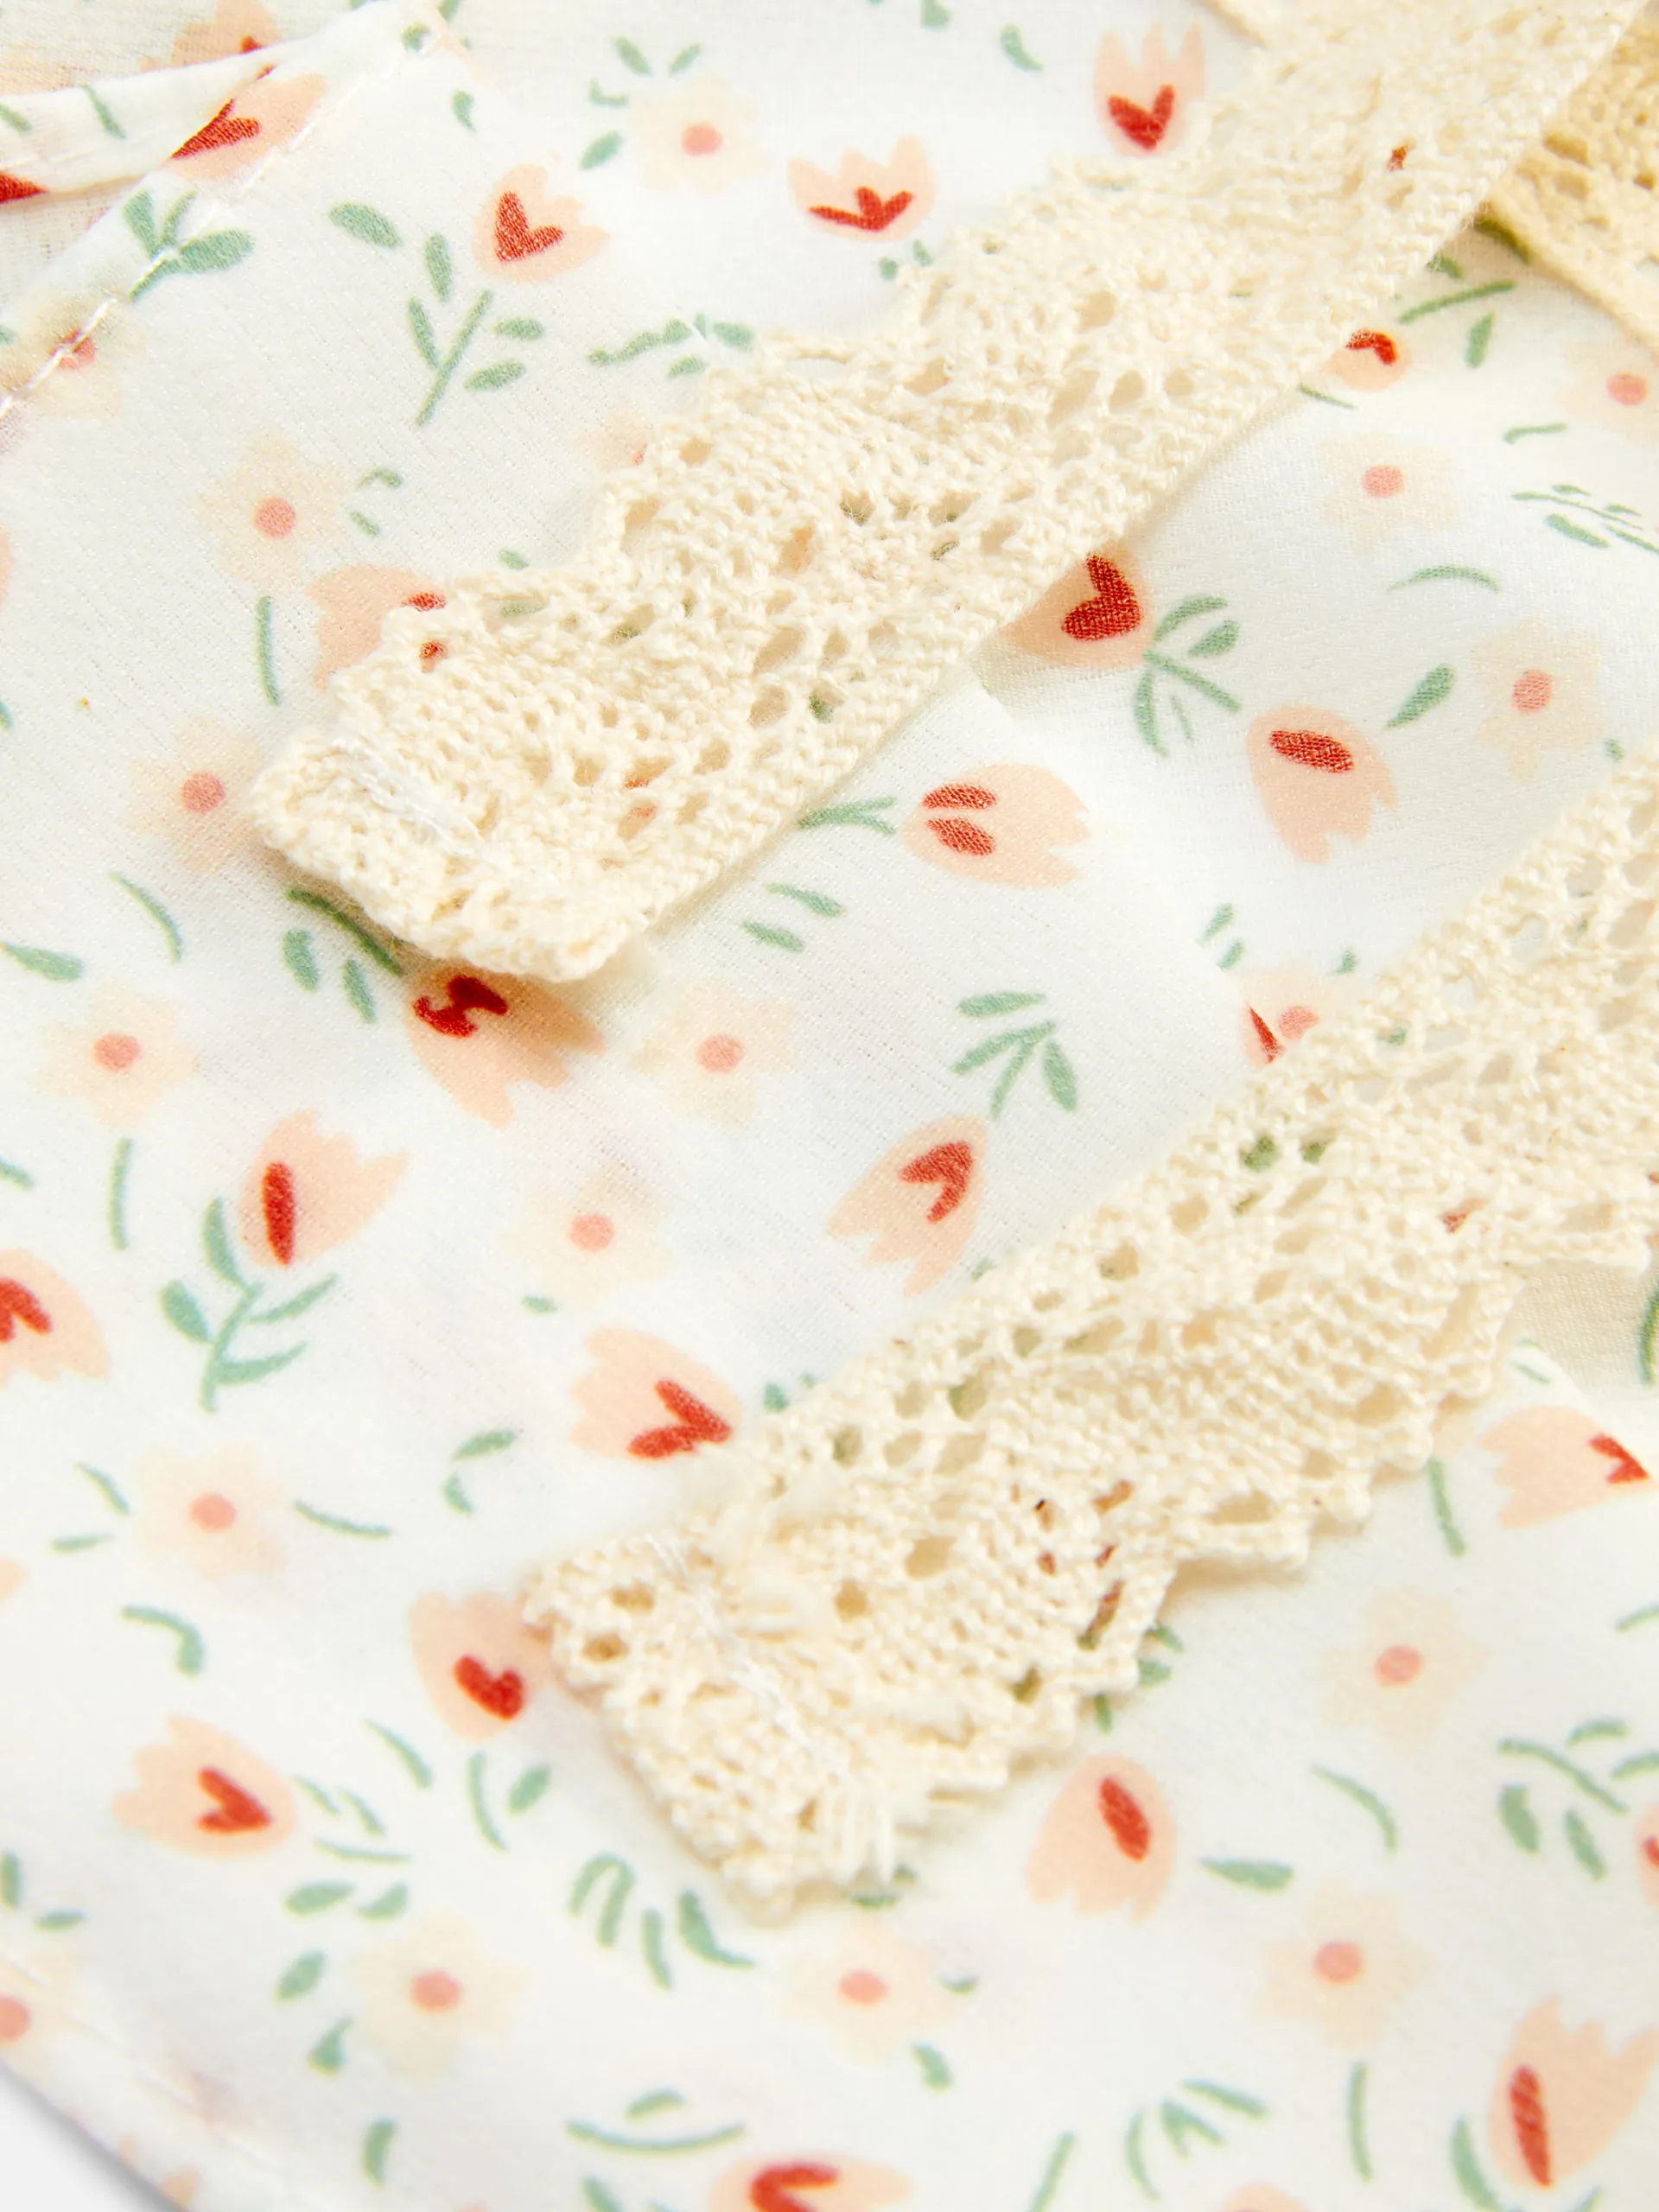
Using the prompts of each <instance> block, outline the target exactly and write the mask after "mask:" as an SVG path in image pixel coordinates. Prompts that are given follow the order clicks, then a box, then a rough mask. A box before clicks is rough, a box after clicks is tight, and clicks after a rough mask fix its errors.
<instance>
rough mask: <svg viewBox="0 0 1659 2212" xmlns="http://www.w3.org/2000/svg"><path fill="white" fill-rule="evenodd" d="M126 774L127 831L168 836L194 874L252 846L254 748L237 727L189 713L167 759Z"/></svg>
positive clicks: (141, 763)
mask: <svg viewBox="0 0 1659 2212" xmlns="http://www.w3.org/2000/svg"><path fill="white" fill-rule="evenodd" d="M127 772H128V774H129V775H130V778H131V779H132V801H131V804H130V805H129V807H128V808H127V811H126V817H125V819H126V823H127V827H128V828H129V829H137V830H140V831H142V833H143V835H144V836H147V837H165V838H166V839H167V840H168V843H169V844H170V845H171V847H172V849H173V853H174V855H175V858H176V859H178V860H179V861H181V863H182V864H183V865H184V866H185V867H186V868H188V869H189V870H190V871H191V873H192V874H196V875H207V874H213V872H214V871H215V870H216V869H219V868H223V867H224V866H225V865H226V862H227V861H232V860H234V859H235V858H236V857H237V855H238V854H241V853H245V852H251V851H252V850H254V849H255V848H256V847H257V844H258V839H257V836H256V835H255V833H254V829H253V826H252V824H251V823H250V822H249V821H248V820H247V818H246V817H245V815H244V813H243V811H242V802H243V800H244V798H245V797H246V795H247V792H248V790H249V788H250V786H251V784H252V782H253V779H254V778H255V777H256V776H257V774H258V772H259V748H258V747H257V745H256V744H255V743H254V741H253V739H252V738H251V736H250V735H249V734H248V732H247V731H246V730H245V729H239V728H237V727H236V725H235V724H234V723H232V722H222V721H219V720H217V718H216V717H215V716H213V715H192V717H191V719H190V720H189V721H188V722H185V723H183V724H182V725H181V727H180V729H179V731H178V734H176V736H175V738H174V740H173V750H172V752H171V753H170V754H168V755H167V756H165V757H163V758H162V759H159V760H157V759H156V758H154V757H151V758H149V759H146V760H135V761H133V762H132V763H131V765H130V767H129V769H128V771H127Z"/></svg>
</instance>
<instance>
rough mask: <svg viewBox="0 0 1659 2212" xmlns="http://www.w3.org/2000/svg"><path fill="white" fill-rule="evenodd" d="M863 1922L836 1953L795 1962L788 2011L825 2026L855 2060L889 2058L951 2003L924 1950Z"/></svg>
mask: <svg viewBox="0 0 1659 2212" xmlns="http://www.w3.org/2000/svg"><path fill="white" fill-rule="evenodd" d="M860 1918H861V1921H862V1923H863V1924H862V1925H855V1926H849V1927H848V1928H847V1929H846V1931H845V1934H844V1936H843V1937H842V1942H840V1943H839V1944H838V1945H837V1946H836V1948H835V1949H834V1950H833V1951H831V1952H829V1953H827V1954H824V1955H819V1956H817V1957H811V1958H804V1959H798V1960H797V1961H795V1963H794V1967H793V1968H792V1970H791V1976H790V1984H791V1996H790V2010H791V2012H795V2013H797V2014H798V2015H800V2016H801V2017H802V2018H806V2019H811V2020H817V2021H818V2022H819V2023H820V2024H822V2025H823V2026H825V2027H827V2028H829V2031H831V2033H832V2034H833V2035H834V2036H835V2037H836V2041H837V2042H838V2043H839V2044H840V2045H841V2047H842V2050H846V2051H849V2052H850V2053H851V2054H852V2056H854V2057H855V2058H869V2059H885V2058H891V2057H892V2056H893V2053H894V2052H895V2051H899V2050H904V2049H905V2048H906V2045H908V2044H912V2043H915V2042H917V2041H918V2040H921V2039H924V2038H925V2037H926V2036H927V2035H928V2034H929V2033H930V2031H931V2030H932V2029H933V2028H935V2027H937V2026H938V2023H939V2022H940V2021H941V2020H943V2019H944V2018H945V2017H946V2015H947V2014H948V2013H949V2012H950V2009H951V2006H952V2004H953V2002H954V2001H955V2000H954V1999H952V1997H951V1995H950V1992H949V1991H948V1990H947V1989H946V1988H945V1987H944V1985H943V1984H942V1983H941V1982H940V1980H939V1977H938V1972H937V1970H936V1969H935V1967H934V1965H933V1962H932V1961H931V1959H930V1958H929V1957H928V1955H927V1954H926V1952H925V1951H922V1950H918V1948H917V1947H916V1945H915V1944H914V1943H907V1942H905V1941H904V1940H903V1939H902V1937H900V1936H895V1935H894V1934H893V1931H892V1929H889V1928H887V1927H884V1926H883V1925H882V1923H880V1921H878V1920H874V1919H872V1918H871V1917H870V1916H868V1915H861V1916H860Z"/></svg>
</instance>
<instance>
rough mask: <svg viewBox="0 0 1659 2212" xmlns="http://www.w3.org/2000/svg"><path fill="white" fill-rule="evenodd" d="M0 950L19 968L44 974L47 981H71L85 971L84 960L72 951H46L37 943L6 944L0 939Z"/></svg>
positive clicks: (40, 974) (76, 980)
mask: <svg viewBox="0 0 1659 2212" xmlns="http://www.w3.org/2000/svg"><path fill="white" fill-rule="evenodd" d="M0 952H4V953H9V954H10V957H11V958H12V959H14V960H15V961H16V963H17V965H18V966H19V967H20V968H27V969H29V972H30V974H31V975H35V976H45V978H46V980H47V982H48V983H73V982H78V981H79V978H80V977H81V976H84V975H85V974H86V962H85V961H84V960H79V959H77V958H76V957H75V955H74V954H73V952H48V950H46V948H45V947H44V946H43V945H39V944H5V943H4V942H3V941H0Z"/></svg>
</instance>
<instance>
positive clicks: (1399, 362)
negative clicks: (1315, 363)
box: [1324, 323, 1411, 391]
mask: <svg viewBox="0 0 1659 2212" xmlns="http://www.w3.org/2000/svg"><path fill="white" fill-rule="evenodd" d="M1410 365H1411V354H1410V352H1409V350H1408V347H1407V345H1406V341H1405V340H1404V339H1403V338H1402V337H1401V335H1400V334H1399V332H1398V331H1395V330H1385V329H1384V328H1383V326H1382V325H1381V324H1380V323H1367V324H1365V325H1364V326H1363V327H1362V328H1361V329H1358V330H1356V331H1354V332H1353V333H1352V334H1351V336H1349V337H1348V338H1347V339H1345V340H1344V342H1343V343H1342V344H1341V345H1340V346H1338V348H1337V350H1336V352H1335V353H1333V354H1332V356H1331V358H1330V359H1329V360H1328V361H1327V362H1326V363H1325V369H1324V373H1325V375H1326V376H1328V377H1334V378H1336V380H1337V382H1338V384H1345V385H1347V387H1348V389H1349V391H1387V389H1388V387H1389V385H1391V384H1398V383H1399V381H1400V379H1401V378H1402V376H1404V374H1405V373H1406V371H1407V370H1408V368H1409V367H1410Z"/></svg>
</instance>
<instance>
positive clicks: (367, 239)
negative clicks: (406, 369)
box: [328, 200, 547, 481]
mask: <svg viewBox="0 0 1659 2212" xmlns="http://www.w3.org/2000/svg"><path fill="white" fill-rule="evenodd" d="M328 219H329V221H330V222H331V223H333V224H334V226H335V227H336V228H337V229H339V230H342V231H344V232H346V234H347V236H348V237H351V238H358V239H360V240H361V242H362V243H363V244H364V245H368V246H373V247H375V248H376V249H377V250H378V251H380V252H382V253H398V252H401V251H402V250H403V245H404V237H403V233H402V232H401V231H399V229H398V228H397V225H396V224H395V223H394V222H392V221H391V219H390V218H389V217H387V216H385V215H383V214H382V213H380V210H379V209H378V207H370V206H368V204H367V203H366V202H365V201H364V200H341V201H340V203H339V204H338V205H337V206H336V207H331V208H330V209H329V210H328ZM420 264H421V271H422V276H423V278H424V289H423V291H415V292H411V293H410V296H409V298H408V300H407V302H405V306H404V318H405V321H406V322H407V324H408V327H409V334H410V340H411V341H412V342H413V345H414V347H415V351H416V354H417V355H418V357H419V359H420V361H421V364H422V365H423V368H425V369H426V370H427V372H429V379H430V380H429V383H428V385H427V387H426V393H425V397H423V399H422V401H421V404H420V406H419V408H418V409H417V410H416V415H415V427H416V429H425V427H426V425H427V424H428V423H429V422H430V421H431V420H432V417H433V416H435V414H436V413H437V411H438V409H439V408H440V406H442V404H443V401H444V399H445V397H446V396H447V395H448V391H449V389H450V387H451V385H453V384H454V380H455V378H457V377H458V376H460V375H461V368H462V365H463V364H464V363H465V361H466V359H467V355H468V353H470V351H471V349H472V346H473V341H474V339H476V338H477V336H478V334H479V333H480V329H481V328H482V327H483V324H484V320H485V318H486V315H488V314H489V312H490V309H491V307H492V306H493V303H494V299H495V295H494V293H493V292H492V291H491V290H489V289H488V288H487V287H486V289H484V290H482V291H480V293H479V294H478V296H477V297H476V298H475V299H474V301H473V303H472V305H471V306H470V307H469V308H467V310H466V312H465V314H464V315H462V316H461V320H460V321H459V323H458V324H456V325H455V327H454V330H453V333H452V334H451V335H450V337H449V338H448V342H447V343H446V341H445V340H444V338H443V336H442V334H441V333H440V330H439V318H440V317H441V316H442V315H443V313H444V311H445V310H446V309H448V308H449V306H450V304H451V302H452V299H453V297H454V289H455V267H454V256H453V254H452V253H451V251H450V249H449V241H448V238H445V237H444V235H443V233H442V232H441V231H435V232H432V234H431V236H430V237H429V238H427V240H426V241H425V243H424V245H423V246H422V248H421V251H420ZM429 302H430V304H429ZM546 334H547V333H546V327H545V326H544V325H543V324H542V323H540V322H537V321H536V320H535V318H534V317H533V316H531V315H507V316H505V317H504V318H503V319H502V320H501V321H498V322H497V323H495V324H494V325H493V327H492V335H493V336H494V337H497V338H504V339H506V340H509V341H511V342H512V343H513V344H516V345H527V344H533V343H534V341H535V340H537V339H538V338H543V337H545V336H546ZM523 375H524V362H522V361H521V360H518V359H516V358H514V357H512V356H506V357H505V358H503V359H499V360H494V361H489V362H486V364H485V365H484V366H483V367H482V368H478V369H474V371H473V372H472V373H471V374H470V375H469V376H466V377H462V378H461V389H462V390H463V391H505V388H506V386H507V385H511V384H517V383H518V379H519V378H520V377H521V376H523ZM365 481H366V479H365Z"/></svg>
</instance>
